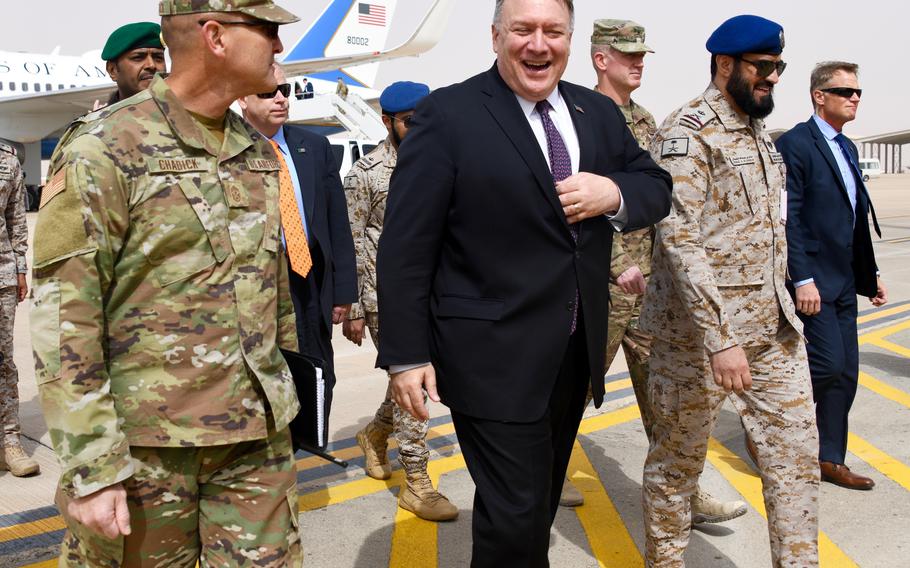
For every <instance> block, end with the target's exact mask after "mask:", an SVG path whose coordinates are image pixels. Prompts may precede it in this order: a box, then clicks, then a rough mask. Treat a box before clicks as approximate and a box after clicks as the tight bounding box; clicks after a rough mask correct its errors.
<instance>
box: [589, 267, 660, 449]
mask: <svg viewBox="0 0 910 568" xmlns="http://www.w3.org/2000/svg"><path fill="white" fill-rule="evenodd" d="M643 297H644V296H638V295H635V294H626V293H625V292H623V291H622V289H620V288H619V286H615V285H613V284H610V319H609V323H608V327H607V355H606V358H605V359H604V373H606V372H607V371H609V370H610V365H612V364H613V359H615V358H616V353H618V352H619V347H620V346H622V350H623V353H625V355H626V365H627V366H628V367H629V376H630V378H631V379H632V390H633V391H634V392H635V401H636V402H637V403H638V409H639V410H640V411H641V423H642V425H643V426H644V428H645V434H647V436H648V440H649V441H650V440H651V429H652V428H653V426H654V418H653V417H652V415H651V403H650V401H649V398H648V357H649V356H650V353H651V336H650V335H648V334H647V333H645V332H643V331H641V330H640V329H639V328H638V318H639V316H641V301H642V298H643ZM593 398H594V393H593V392H592V391H591V387H588V398H587V400H585V406H586V407H587V406H588V404H590V403H591V399H593Z"/></svg>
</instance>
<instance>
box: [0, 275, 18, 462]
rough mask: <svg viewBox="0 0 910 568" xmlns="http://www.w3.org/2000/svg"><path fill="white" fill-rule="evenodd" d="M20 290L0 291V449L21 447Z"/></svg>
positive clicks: (4, 289) (9, 288)
mask: <svg viewBox="0 0 910 568" xmlns="http://www.w3.org/2000/svg"><path fill="white" fill-rule="evenodd" d="M18 293H19V292H18V288H16V287H15V286H7V287H4V288H0V428H3V432H2V438H0V445H3V446H6V445H9V444H18V443H19V387H18V384H19V372H18V371H17V370H16V363H15V362H13V327H14V326H15V323H16V306H17V305H18V303H19V302H18Z"/></svg>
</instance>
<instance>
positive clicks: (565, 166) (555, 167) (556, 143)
mask: <svg viewBox="0 0 910 568" xmlns="http://www.w3.org/2000/svg"><path fill="white" fill-rule="evenodd" d="M535 109H536V110H537V114H539V115H540V122H541V123H543V131H544V134H545V135H546V137H547V153H548V154H549V156H550V173H551V174H553V181H554V182H555V183H558V182H561V181H562V180H564V179H566V178H567V177H569V176H571V175H572V158H571V156H569V149H568V148H566V143H565V141H563V139H562V136H560V134H559V130H557V128H556V125H555V124H553V120H552V119H551V118H550V111H551V110H553V107H552V106H551V105H550V103H549V101H547V100H546V99H544V100H542V101H540V102H539V103H537V106H536V107H535ZM569 231H570V232H571V233H572V239H573V240H574V241H575V243H576V244H577V243H578V224H577V223H574V224H572V225H569ZM578 303H579V296H578V285H577V283H576V287H575V305H574V308H573V309H572V326H571V327H570V328H569V335H571V334H573V333H575V327H576V326H577V325H578Z"/></svg>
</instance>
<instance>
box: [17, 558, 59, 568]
mask: <svg viewBox="0 0 910 568" xmlns="http://www.w3.org/2000/svg"><path fill="white" fill-rule="evenodd" d="M59 563H60V560H59V559H57V558H52V559H51V560H45V561H43V562H38V563H36V564H29V565H27V566H23V567H22V568H57V566H58V565H59Z"/></svg>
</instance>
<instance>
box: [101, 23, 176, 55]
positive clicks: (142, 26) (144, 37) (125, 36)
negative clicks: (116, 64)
mask: <svg viewBox="0 0 910 568" xmlns="http://www.w3.org/2000/svg"><path fill="white" fill-rule="evenodd" d="M140 47H157V48H163V47H164V46H163V45H161V26H159V25H158V24H156V23H154V22H136V23H134V24H127V25H125V26H121V27H119V28H117V29H116V30H114V33H112V34H111V35H110V37H109V38H107V43H105V44H104V50H102V51H101V59H103V60H104V61H113V60H114V59H117V58H118V57H120V56H121V55H123V54H124V53H126V52H127V51H130V50H131V49H139V48H140Z"/></svg>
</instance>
